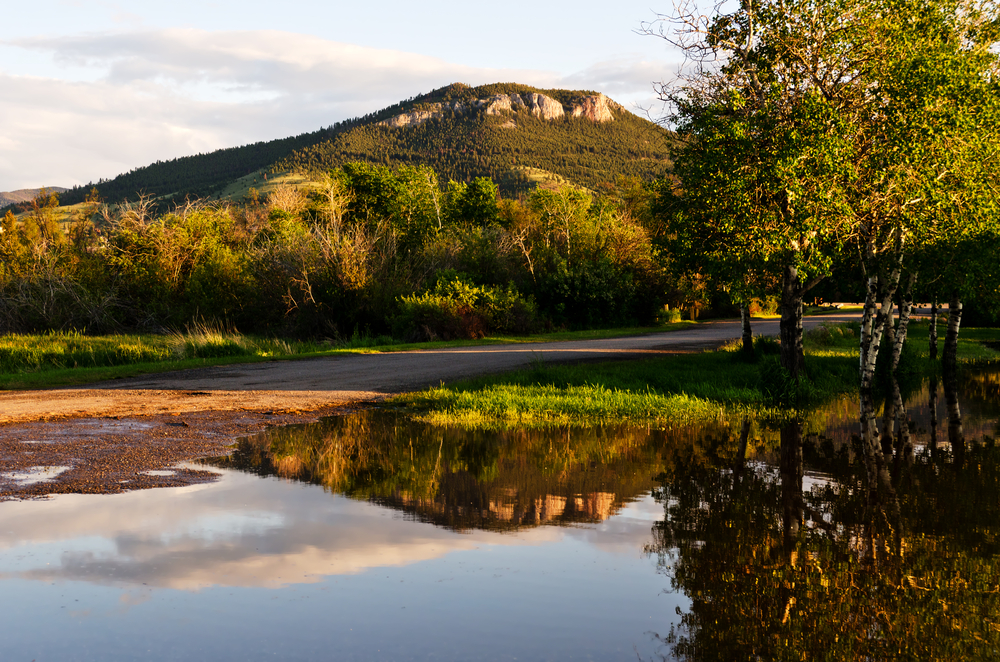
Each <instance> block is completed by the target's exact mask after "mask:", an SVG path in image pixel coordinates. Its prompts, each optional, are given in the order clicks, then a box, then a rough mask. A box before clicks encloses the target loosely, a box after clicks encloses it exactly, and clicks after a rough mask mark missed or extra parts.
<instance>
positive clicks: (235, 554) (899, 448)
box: [0, 373, 1000, 662]
mask: <svg viewBox="0 0 1000 662" xmlns="http://www.w3.org/2000/svg"><path fill="white" fill-rule="evenodd" d="M998 385H1000V375H997V374H993V373H974V374H969V375H966V377H965V379H964V380H963V382H962V384H961V394H962V395H961V397H960V398H956V397H955V395H954V389H951V392H950V393H944V392H943V390H942V389H941V386H943V385H938V384H933V385H928V384H924V385H923V386H920V387H917V388H912V389H911V390H910V392H908V393H901V394H900V397H901V401H905V402H906V407H905V416H904V417H903V418H900V419H899V421H900V423H897V424H896V425H895V426H894V427H893V430H894V431H895V432H899V431H901V430H902V431H905V432H906V434H900V435H894V436H893V437H892V438H891V439H890V438H888V437H887V438H886V440H885V441H886V451H887V452H886V453H885V454H884V455H881V456H879V461H878V464H877V466H874V465H870V463H869V461H868V458H869V455H870V454H868V453H866V447H865V446H864V441H863V440H862V439H860V438H859V437H858V434H857V431H858V428H859V426H858V423H857V418H858V402H857V400H852V399H849V398H845V399H844V400H843V401H839V402H834V403H830V404H829V405H828V406H827V407H824V408H823V409H821V410H817V411H814V412H810V413H809V414H808V415H807V416H805V417H804V418H803V419H802V420H799V421H794V422H792V423H791V424H785V425H782V426H768V425H767V424H765V423H763V422H758V421H746V422H744V421H733V422H720V423H718V424H717V425H714V426H708V427H702V428H697V429H672V430H671V429H649V428H628V427H599V428H589V429H572V428H571V429H565V428H564V429H558V430H549V431H525V430H512V431H511V430H509V431H496V432H488V431H464V430H460V429H453V428H442V427H434V426H430V425H426V424H423V423H419V422H414V421H412V420H409V419H406V418H405V417H403V416H401V415H400V414H398V413H395V412H392V411H386V410H371V411H362V412H357V413H354V414H351V415H347V416H343V417H336V418H332V419H328V420H325V421H322V422H321V423H317V424H313V425H308V426H299V427H291V428H280V429H274V430H271V431H269V432H268V433H265V434H263V435H259V436H256V437H253V438H248V439H244V440H241V441H240V442H239V444H238V445H237V446H236V447H235V448H234V451H233V453H232V454H231V455H229V456H226V457H221V458H210V459H206V460H204V461H203V462H202V463H201V466H199V467H198V468H205V467H206V466H207V467H208V468H211V469H212V470H213V471H217V472H219V473H221V478H220V479H219V480H218V481H216V482H213V483H206V484H200V485H193V486H188V487H181V488H163V489H155V490H142V491H135V492H129V493H124V494H115V495H103V496H102V495H60V496H56V497H54V498H50V499H47V500H37V501H9V502H3V503H0V590H2V591H3V595H4V597H5V603H6V604H7V605H8V608H7V609H6V610H5V615H4V618H3V619H0V640H2V641H3V651H4V654H3V658H4V659H5V660H7V659H10V660H25V662H27V661H29V660H39V661H41V660H96V659H101V660H135V659H148V660H174V659H177V660H188V659H211V660H264V659H282V660H313V659H320V658H322V659H337V660H426V659H434V660H450V659H454V660H468V659H489V660H498V659H500V660H504V659H510V660H514V659H530V660H549V659H552V660H617V659H643V660H647V659H696V660H709V659H712V660H728V659H748V658H750V659H753V658H756V659H784V658H788V659H792V658H794V659H802V658H803V656H804V657H806V658H824V659H855V658H859V657H861V658H869V659H917V658H919V659H935V658H944V657H947V658H949V659H989V658H996V657H1000V652H998V642H1000V563H998V559H1000V540H998V537H997V534H998V533H1000V499H998V498H997V497H998V481H1000V448H997V447H996V446H995V445H994V443H993V441H992V437H993V435H994V434H995V430H996V423H997V418H998V415H1000V411H998V404H997V403H998V402H1000V397H998V390H1000V386H998ZM952 386H954V385H952ZM886 401H887V402H890V403H891V401H892V397H890V398H888V399H887V400H886ZM883 404H884V403H883V402H881V401H878V400H877V401H876V402H875V403H874V405H875V406H876V407H877V408H879V418H878V420H879V423H880V425H881V426H882V429H883V430H884V429H885V423H886V422H887V421H889V420H890V419H887V418H885V417H884V416H882V415H881V414H882V412H883V411H890V413H891V410H892V408H891V407H888V408H886V409H883ZM958 417H960V418H958ZM956 418H958V420H956ZM873 477H874V478H873ZM14 606H16V608H13V607H14Z"/></svg>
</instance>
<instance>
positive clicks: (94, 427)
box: [0, 407, 346, 501]
mask: <svg viewBox="0 0 1000 662" xmlns="http://www.w3.org/2000/svg"><path fill="white" fill-rule="evenodd" d="M344 411H346V410H345V409H344V408H342V407H329V408H322V409H318V410H315V411H312V412H308V413H269V412H261V413H256V412H220V411H206V412H191V413H186V414H184V415H162V416H144V417H135V418H77V419H69V420H63V421H39V422H30V423H19V424H8V425H5V426H3V427H0V501H7V500H11V499H35V498H42V497H46V496H48V495H52V494H69V493H76V494H115V493H119V492H126V491H130V490H143V489H150V488H153V487H178V486H183V485H192V484H195V483H204V482H208V481H211V480H214V479H216V478H217V477H218V474H216V473H213V472H211V471H205V470H202V469H193V468H188V467H182V466H178V465H179V464H181V463H184V462H186V461H190V460H194V459H196V458H200V457H206V456H218V455H224V454H225V453H227V452H228V450H229V447H230V446H231V445H232V444H233V443H235V441H236V440H237V439H238V438H240V437H242V436H246V435H248V434H253V433H255V432H259V431H261V430H263V429H264V428H266V427H271V426H275V425H288V424H292V423H305V422H309V421H313V420H316V419H317V418H319V417H320V416H326V415H332V414H335V413H342V412H344ZM53 474H54V475H53ZM50 476H51V477H50Z"/></svg>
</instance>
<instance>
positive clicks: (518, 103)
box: [379, 92, 620, 128]
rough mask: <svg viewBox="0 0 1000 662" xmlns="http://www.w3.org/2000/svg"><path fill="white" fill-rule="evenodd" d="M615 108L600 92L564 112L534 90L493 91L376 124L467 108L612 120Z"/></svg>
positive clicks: (411, 122) (410, 122)
mask: <svg viewBox="0 0 1000 662" xmlns="http://www.w3.org/2000/svg"><path fill="white" fill-rule="evenodd" d="M615 108H620V106H619V105H618V104H616V103H615V102H614V101H612V100H611V99H609V98H608V97H606V96H604V95H603V94H596V95H591V96H586V97H583V99H581V100H580V101H579V102H578V103H575V104H573V106H572V107H571V108H570V109H569V111H568V112H567V109H566V108H564V107H563V105H562V104H561V103H559V102H558V101H556V100H555V99H553V98H552V97H550V96H546V95H544V94H539V93H537V92H527V93H525V94H497V95H495V96H492V97H487V98H485V99H473V100H471V101H452V102H447V101H446V102H439V103H432V104H427V105H426V106H424V107H423V108H421V109H420V110H412V111H410V112H408V113H401V114H399V115H396V116H395V117H391V118H389V119H387V120H382V121H381V122H379V124H380V125H382V126H389V127H396V128H398V127H407V126H418V125H420V124H423V123H424V122H426V121H427V120H430V119H439V118H442V117H444V116H445V114H446V113H453V114H456V115H464V114H465V113H467V112H470V111H481V112H483V113H485V114H487V115H503V114H507V113H515V112H517V111H520V110H527V111H529V112H530V113H531V114H532V115H534V116H535V117H539V118H541V119H543V120H557V119H560V118H562V117H565V116H566V115H569V116H570V117H583V118H585V119H588V120H590V121H592V122H612V121H614V119H615V116H614V113H613V112H612V111H613V109H615ZM504 126H505V127H507V126H511V127H512V126H513V125H510V123H508V124H504Z"/></svg>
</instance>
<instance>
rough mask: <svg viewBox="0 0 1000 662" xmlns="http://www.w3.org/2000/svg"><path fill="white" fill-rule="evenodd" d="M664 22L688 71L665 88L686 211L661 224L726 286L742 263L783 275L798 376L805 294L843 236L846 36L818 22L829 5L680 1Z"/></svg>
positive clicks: (790, 360) (828, 19)
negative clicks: (703, 10) (717, 5)
mask: <svg viewBox="0 0 1000 662" xmlns="http://www.w3.org/2000/svg"><path fill="white" fill-rule="evenodd" d="M688 9H690V11H689V10H688ZM663 20H664V21H668V22H670V23H673V24H674V25H676V27H677V32H676V34H667V33H666V32H662V31H661V32H660V34H661V35H662V36H664V37H665V38H667V39H669V40H670V41H671V42H673V43H675V44H677V45H679V46H680V47H681V48H683V49H684V50H685V53H686V55H687V56H688V58H689V64H690V65H691V66H692V67H693V70H694V73H693V74H691V75H687V76H682V77H681V78H679V79H678V81H677V82H676V83H674V84H671V85H664V86H662V87H661V95H662V96H663V98H664V99H665V100H668V101H669V102H670V103H671V104H672V108H673V112H672V114H671V116H670V120H671V121H672V123H673V124H674V125H675V126H676V128H677V131H678V134H679V136H680V138H681V139H680V140H679V141H677V143H676V149H675V154H674V164H675V165H674V174H675V176H676V178H677V195H678V196H679V198H680V200H681V204H682V206H683V208H684V209H685V210H686V213H681V214H678V215H676V216H675V220H676V221H677V223H676V224H675V225H674V226H673V227H671V228H669V230H668V232H670V233H672V234H674V235H676V236H678V237H688V238H689V241H690V244H691V246H692V247H693V248H694V249H695V250H697V251H699V252H700V253H701V254H702V255H704V256H706V257H707V258H708V259H707V261H706V264H707V265H708V266H709V267H710V268H712V270H714V271H716V272H717V273H722V274H723V275H724V277H726V278H727V280H729V281H730V282H731V283H736V282H738V280H739V274H741V273H746V268H747V267H760V268H761V269H763V270H764V271H765V272H766V275H767V276H768V277H770V278H772V279H774V280H780V282H781V288H780V296H781V340H782V365H784V367H785V368H786V369H787V370H788V371H789V373H791V374H792V375H793V376H794V377H796V378H798V375H799V373H800V372H801V370H802V368H803V364H804V359H803V351H802V320H801V318H802V299H803V296H804V295H805V293H806V292H808V291H809V290H810V289H811V288H812V287H813V286H814V285H815V284H816V283H818V282H819V281H820V280H821V279H822V278H823V277H825V276H826V275H828V273H829V268H830V264H831V259H832V256H833V255H835V254H836V253H837V252H838V251H839V250H841V249H842V247H843V245H844V242H845V241H846V240H847V238H848V237H849V236H850V224H851V219H850V214H849V210H848V209H847V208H846V205H845V201H844V199H843V196H842V194H841V186H840V181H841V180H843V179H844V178H845V175H846V171H847V170H848V169H849V167H850V156H851V153H850V150H851V147H852V144H851V141H850V139H849V132H848V131H847V128H848V127H847V126H845V117H844V115H843V113H842V112H841V106H843V105H844V104H845V101H844V99H845V98H847V97H850V96H852V95H855V94H857V91H856V88H857V87H858V86H859V85H860V83H856V82H854V81H852V80H851V75H850V73H849V72H850V71H852V70H853V69H854V68H856V66H857V62H856V58H854V57H852V55H853V54H852V53H851V52H850V51H849V49H848V50H846V51H845V49H844V41H845V40H844V36H843V35H836V31H835V30H829V31H828V30H827V27H826V26H828V25H837V24H838V23H840V24H842V23H843V20H842V19H839V18H837V14H836V12H835V11H834V10H833V8H832V7H831V6H829V4H828V3H819V4H816V3H805V2H792V3H783V4H781V5H779V4H777V3H773V2H764V3H760V4H758V3H754V2H750V1H748V0H747V1H744V2H742V3H741V4H740V5H739V6H738V7H737V8H735V9H734V10H733V11H732V12H731V13H722V12H721V11H717V12H716V14H715V15H714V16H712V17H711V18H706V17H703V16H700V15H699V14H697V13H696V12H695V11H694V10H693V7H692V8H687V7H681V8H680V10H679V11H678V12H677V13H676V14H675V15H674V16H673V17H664V18H663ZM647 29H648V31H650V32H652V28H651V27H649V26H647ZM828 32H833V33H835V36H831V35H829V34H828ZM828 78H832V79H833V80H837V81H840V84H839V85H829V84H827V83H828ZM733 276H736V277H733ZM763 280H767V278H766V277H765V278H764V279H763Z"/></svg>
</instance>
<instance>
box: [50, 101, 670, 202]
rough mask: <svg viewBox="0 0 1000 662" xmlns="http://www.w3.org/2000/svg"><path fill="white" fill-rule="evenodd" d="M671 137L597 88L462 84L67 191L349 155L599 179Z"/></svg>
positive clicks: (199, 184) (440, 168)
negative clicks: (312, 128)
mask: <svg viewBox="0 0 1000 662" xmlns="http://www.w3.org/2000/svg"><path fill="white" fill-rule="evenodd" d="M669 143H670V134H669V132H667V131H666V130H664V129H663V128H662V127H660V126H658V125H656V124H654V123H652V122H649V121H647V120H645V119H642V118H640V117H637V116H636V115H634V114H632V113H630V112H628V111H627V110H625V109H624V108H622V107H621V106H620V105H618V104H617V103H615V102H614V101H612V100H610V99H608V98H607V97H605V96H604V95H603V94H599V93H597V92H590V91H573V90H542V89H537V88H533V87H529V86H526V85H518V84H516V83H497V84H493V85H484V86H480V87H469V86H467V85H463V84H461V83H455V84H453V85H449V86H447V87H444V88H441V89H438V90H434V91H433V92H430V93H428V94H424V95H420V96H418V97H414V98H412V99H407V100H404V101H401V102H399V103H397V104H394V105H392V106H389V107H388V108H384V109H382V110H380V111H378V112H375V113H371V114H369V115H366V116H364V117H360V118H355V119H352V120H348V121H345V122H339V123H337V124H334V125H332V126H330V127H327V128H325V129H320V130H318V131H315V132H312V133H303V134H300V135H298V136H293V137H290V138H283V139H280V140H272V141H270V142H259V143H255V144H253V145H245V146H243V147H233V148H229V149H222V150H218V151H215V152H211V153H209V154H197V155H194V156H186V157H181V158H177V159H173V160H171V161H158V162H156V163H153V164H151V165H149V166H145V167H142V168H136V169H134V170H132V171H130V172H128V173H124V174H122V175H119V176H118V177H115V178H114V179H111V180H108V181H104V180H102V181H99V182H97V183H96V184H93V183H91V184H87V185H86V186H82V187H78V188H74V189H72V190H70V191H69V192H67V193H65V194H64V195H62V196H60V199H61V200H62V201H63V202H64V203H65V204H73V203H76V202H81V201H82V200H83V199H84V197H85V196H86V194H87V192H89V191H90V189H91V188H95V187H96V188H97V190H98V192H99V194H100V196H101V198H102V199H104V200H105V201H108V202H116V201H119V200H122V199H125V198H134V197H136V196H137V195H138V194H139V193H145V194H147V195H151V196H154V197H159V198H166V199H183V198H184V197H185V196H191V197H208V196H213V195H218V194H219V193H220V192H222V191H223V190H224V189H225V188H226V185H227V184H229V183H231V182H233V181H234V180H236V179H238V178H241V177H246V176H247V175H251V174H253V173H257V172H260V173H261V174H263V172H271V173H275V172H287V171H298V172H315V171H321V170H328V169H330V168H333V167H337V166H340V165H342V164H344V163H346V162H349V161H368V162H373V163H380V164H386V165H392V166H397V165H403V164H407V165H429V166H431V167H433V168H434V170H435V171H436V172H437V173H438V176H439V179H440V180H441V182H442V183H445V182H447V181H448V180H449V179H454V180H456V181H466V180H469V179H471V178H474V177H479V176H486V177H491V178H492V179H493V180H494V181H496V182H497V183H498V184H499V185H500V188H501V191H502V192H503V193H505V194H507V195H510V194H512V193H516V192H519V191H524V190H527V189H528V188H530V187H531V186H533V185H535V184H536V183H537V182H538V181H539V180H540V179H545V178H546V177H551V178H552V179H554V180H557V181H569V182H572V183H574V184H577V185H580V186H585V187H588V188H592V189H595V188H599V187H600V185H601V183H602V182H609V181H614V179H616V178H617V177H618V176H621V175H625V176H636V177H640V178H644V179H648V178H653V177H658V176H661V175H662V174H663V173H664V172H665V171H666V169H667V167H668V165H669V159H668V153H667V152H668V147H669Z"/></svg>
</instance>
